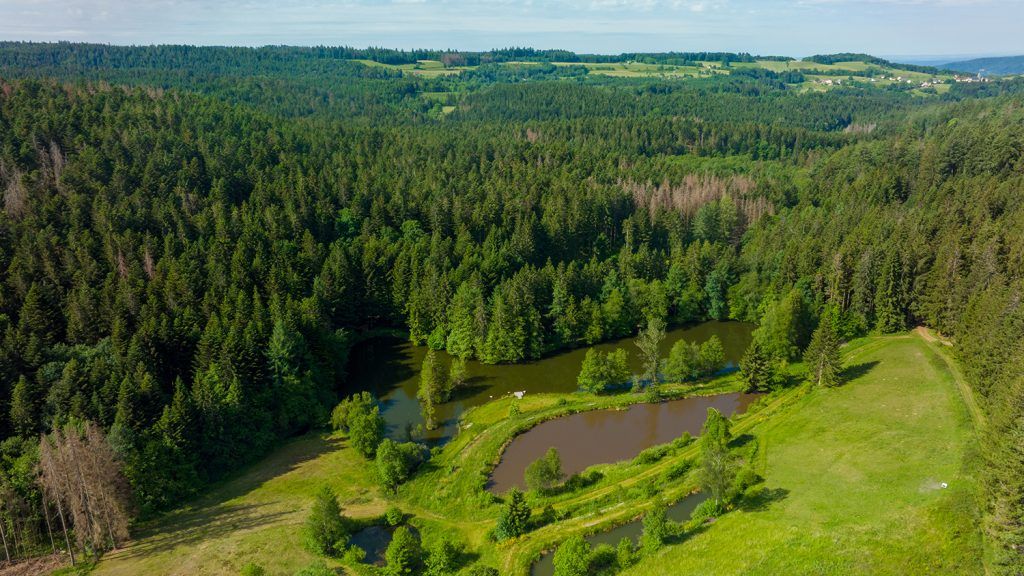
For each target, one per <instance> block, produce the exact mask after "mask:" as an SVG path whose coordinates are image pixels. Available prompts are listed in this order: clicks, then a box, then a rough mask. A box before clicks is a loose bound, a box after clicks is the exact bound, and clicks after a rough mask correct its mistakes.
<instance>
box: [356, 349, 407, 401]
mask: <svg viewBox="0 0 1024 576" xmlns="http://www.w3.org/2000/svg"><path fill="white" fill-rule="evenodd" d="M407 344H408V343H407V342H406V341H405V340H403V339H401V338H395V337H393V336H380V337H376V338H370V339H368V340H364V341H363V342H359V343H358V344H356V345H355V346H354V347H353V349H352V351H351V352H350V353H349V356H348V365H347V366H346V367H345V371H346V372H347V374H348V376H347V381H348V382H358V383H360V385H359V386H358V387H356V388H355V389H353V390H351V392H356V391H360V390H366V391H369V392H372V393H373V394H374V395H375V396H376V397H377V398H381V397H383V396H386V395H387V394H388V393H390V392H392V391H393V390H395V389H397V388H399V387H400V386H401V384H402V382H405V381H406V380H408V379H410V378H412V377H413V376H414V375H415V374H416V372H415V370H414V369H413V368H412V367H410V365H409V364H410V363H411V362H412V354H411V353H410V352H409V349H408V348H407V347H406V346H407ZM351 392H348V393H351Z"/></svg>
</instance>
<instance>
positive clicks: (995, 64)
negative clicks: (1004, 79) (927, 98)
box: [942, 56, 1024, 76]
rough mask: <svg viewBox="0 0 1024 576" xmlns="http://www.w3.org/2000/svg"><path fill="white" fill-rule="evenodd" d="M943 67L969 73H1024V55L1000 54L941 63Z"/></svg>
mask: <svg viewBox="0 0 1024 576" xmlns="http://www.w3.org/2000/svg"><path fill="white" fill-rule="evenodd" d="M942 67H943V68H946V69H949V70H955V71H957V72H968V73H970V74H978V73H982V72H984V73H985V74H996V75H1001V76H1006V75H1013V74H1024V56H1000V57H992V58H975V59H973V60H962V61H959V62H949V63H947V64H943V65H942Z"/></svg>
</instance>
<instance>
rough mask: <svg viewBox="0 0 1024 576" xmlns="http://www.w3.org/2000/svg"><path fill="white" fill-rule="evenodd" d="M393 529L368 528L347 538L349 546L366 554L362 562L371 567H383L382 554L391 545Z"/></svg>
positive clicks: (386, 527) (381, 527)
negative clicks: (360, 549) (358, 548)
mask: <svg viewBox="0 0 1024 576" xmlns="http://www.w3.org/2000/svg"><path fill="white" fill-rule="evenodd" d="M394 532H395V529H394V528H391V527H390V526H368V527H366V528H363V529H362V530H360V531H359V532H356V533H355V534H353V535H352V537H351V538H349V544H352V545H354V546H358V547H360V548H362V549H363V551H364V552H366V558H364V559H363V562H365V563H366V564H370V565H373V566H383V565H384V553H385V552H387V550H388V545H389V544H391V535H392V534H394Z"/></svg>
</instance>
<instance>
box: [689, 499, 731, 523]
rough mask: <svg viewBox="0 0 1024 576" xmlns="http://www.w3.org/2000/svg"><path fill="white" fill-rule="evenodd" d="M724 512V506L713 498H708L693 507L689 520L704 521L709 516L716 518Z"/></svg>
mask: <svg viewBox="0 0 1024 576" xmlns="http://www.w3.org/2000/svg"><path fill="white" fill-rule="evenodd" d="M724 513H725V507H724V506H723V505H722V503H721V502H720V501H718V500H715V499H714V498H708V499H707V500H705V501H703V502H701V503H700V504H698V505H697V507H696V508H694V509H693V512H692V513H691V514H690V521H692V522H704V521H705V520H709V519H711V518H717V517H719V516H721V515H722V514H724Z"/></svg>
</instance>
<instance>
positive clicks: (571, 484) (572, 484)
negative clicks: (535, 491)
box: [544, 470, 604, 496]
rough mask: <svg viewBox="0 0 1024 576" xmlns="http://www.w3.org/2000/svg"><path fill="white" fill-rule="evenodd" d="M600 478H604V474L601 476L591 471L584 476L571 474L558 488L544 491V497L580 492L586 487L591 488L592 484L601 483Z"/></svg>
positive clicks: (597, 472)
mask: <svg viewBox="0 0 1024 576" xmlns="http://www.w3.org/2000/svg"><path fill="white" fill-rule="evenodd" d="M602 478H604V474H602V473H601V472H600V471H598V470H591V471H590V472H587V473H586V474H584V473H577V474H573V475H572V476H570V477H569V479H568V480H566V481H565V482H564V483H562V484H561V485H559V486H555V487H554V488H552V489H550V490H547V491H545V492H544V494H545V495H546V496H557V495H559V494H565V493H568V492H575V491H576V490H582V489H583V488H587V487H588V486H593V485H594V484H597V483H598V482H600V481H601V479H602Z"/></svg>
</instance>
